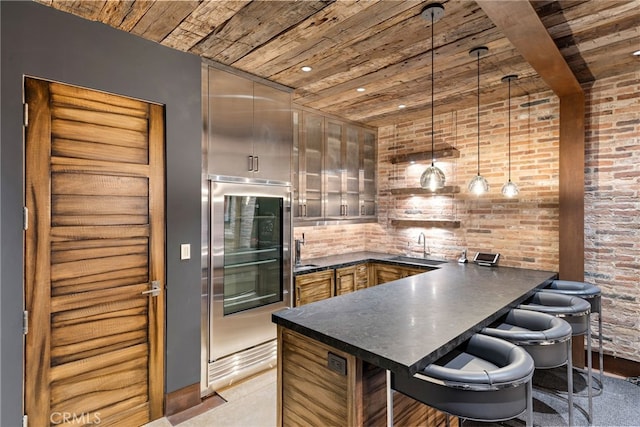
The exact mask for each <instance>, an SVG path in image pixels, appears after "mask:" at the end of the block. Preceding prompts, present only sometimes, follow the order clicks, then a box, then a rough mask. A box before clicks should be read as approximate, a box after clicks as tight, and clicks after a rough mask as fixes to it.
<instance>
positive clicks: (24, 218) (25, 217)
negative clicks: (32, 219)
mask: <svg viewBox="0 0 640 427" xmlns="http://www.w3.org/2000/svg"><path fill="white" fill-rule="evenodd" d="M22 228H23V229H24V231H27V230H28V229H29V208H28V207H26V206H25V207H23V208H22Z"/></svg>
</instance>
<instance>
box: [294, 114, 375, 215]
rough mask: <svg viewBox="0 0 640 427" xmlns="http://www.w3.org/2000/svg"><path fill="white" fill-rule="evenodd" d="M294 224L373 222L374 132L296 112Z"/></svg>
mask: <svg viewBox="0 0 640 427" xmlns="http://www.w3.org/2000/svg"><path fill="white" fill-rule="evenodd" d="M293 122H294V173H293V175H294V182H293V186H294V190H293V195H294V201H293V210H294V219H295V221H296V222H304V221H320V220H357V219H362V220H371V219H375V217H376V173H375V172H376V154H377V153H376V137H377V133H376V130H375V129H374V128H369V127H365V126H360V125H357V124H353V123H348V122H343V121H339V120H334V119H332V118H328V117H325V116H322V115H320V114H317V113H314V112H309V111H306V110H294V119H293Z"/></svg>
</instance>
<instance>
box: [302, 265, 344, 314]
mask: <svg viewBox="0 0 640 427" xmlns="http://www.w3.org/2000/svg"><path fill="white" fill-rule="evenodd" d="M334 295H335V293H334V272H333V270H324V271H318V272H316V273H308V274H301V275H298V276H296V277H295V306H296V307H300V306H301V305H305V304H309V303H312V302H316V301H321V300H323V299H327V298H331V297H332V296H334Z"/></svg>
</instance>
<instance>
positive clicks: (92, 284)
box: [51, 267, 149, 296]
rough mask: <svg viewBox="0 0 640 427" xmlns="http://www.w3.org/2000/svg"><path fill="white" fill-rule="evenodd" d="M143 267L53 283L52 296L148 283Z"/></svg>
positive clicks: (145, 270)
mask: <svg viewBox="0 0 640 427" xmlns="http://www.w3.org/2000/svg"><path fill="white" fill-rule="evenodd" d="M147 273H148V272H147V269H146V268H145V267H141V268H130V269H127V270H121V271H112V272H110V273H106V274H99V275H95V276H86V277H81V278H76V277H74V278H72V279H67V280H61V281H59V282H53V283H52V284H51V285H52V288H51V295H52V296H59V295H67V294H73V293H77V292H87V291H91V290H94V289H104V288H105V287H107V286H124V285H133V284H136V283H148V282H149V280H148V279H149V276H148V274H147Z"/></svg>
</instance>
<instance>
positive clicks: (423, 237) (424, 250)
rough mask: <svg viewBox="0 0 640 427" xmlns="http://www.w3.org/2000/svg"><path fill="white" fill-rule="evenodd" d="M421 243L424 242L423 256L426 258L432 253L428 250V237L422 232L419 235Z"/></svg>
mask: <svg viewBox="0 0 640 427" xmlns="http://www.w3.org/2000/svg"><path fill="white" fill-rule="evenodd" d="M420 243H422V258H426V257H427V255H430V253H429V252H427V238H426V237H425V235H424V233H422V232H421V233H420V235H419V236H418V244H420Z"/></svg>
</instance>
